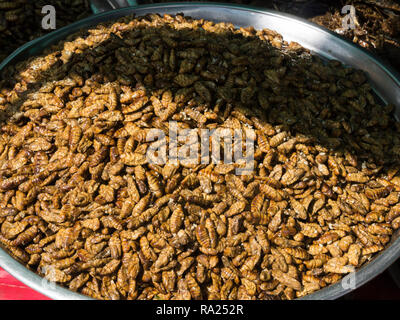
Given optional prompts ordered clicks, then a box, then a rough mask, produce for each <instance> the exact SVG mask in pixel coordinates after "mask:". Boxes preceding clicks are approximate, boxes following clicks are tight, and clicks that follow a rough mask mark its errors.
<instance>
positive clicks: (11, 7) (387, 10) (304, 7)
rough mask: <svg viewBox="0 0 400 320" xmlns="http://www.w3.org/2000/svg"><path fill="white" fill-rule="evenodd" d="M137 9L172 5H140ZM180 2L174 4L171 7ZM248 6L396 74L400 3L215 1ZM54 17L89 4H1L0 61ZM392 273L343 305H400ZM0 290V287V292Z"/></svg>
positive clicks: (80, 13) (64, 20)
mask: <svg viewBox="0 0 400 320" xmlns="http://www.w3.org/2000/svg"><path fill="white" fill-rule="evenodd" d="M138 2H139V4H151V3H159V2H172V1H162V0H161V1H152V0H141V1H138ZM174 2H179V1H174ZM215 2H225V3H229V2H230V3H234V4H242V5H251V6H257V7H263V8H268V9H274V10H277V11H282V12H286V13H291V14H294V15H297V16H300V17H302V18H306V19H308V20H310V21H313V22H315V23H318V24H319V25H322V26H324V27H326V28H328V29H330V30H332V31H334V32H336V33H338V34H340V35H342V36H343V37H345V38H347V39H348V40H350V41H352V42H354V43H356V44H358V45H360V46H362V47H364V48H365V49H367V50H370V51H371V52H373V53H374V54H376V55H377V56H379V57H380V58H381V59H383V60H384V61H385V62H386V63H387V64H390V65H391V66H392V67H394V68H395V69H397V71H398V72H399V73H400V2H398V1H395V0H380V1H379V0H358V1H356V0H337V1H328V0H321V1H315V0H287V1H284V0H267V1H261V0H232V1H229V0H225V1H215ZM47 4H50V5H53V6H55V8H56V12H57V28H60V27H63V26H65V25H68V24H70V23H72V22H74V21H77V20H80V19H82V18H84V17H87V16H89V15H91V14H92V13H91V11H90V4H89V0H37V1H34V0H14V1H11V0H0V61H1V60H3V59H4V58H5V57H7V56H8V55H9V54H10V53H12V52H13V51H14V50H15V49H17V48H18V47H19V46H21V45H22V44H24V43H26V42H27V41H30V40H32V39H34V38H37V37H39V36H41V35H43V34H45V33H48V32H49V31H46V30H43V29H42V28H41V20H42V18H43V14H42V13H41V9H42V7H43V6H44V5H47ZM344 5H353V6H354V7H355V20H354V23H355V29H354V30H347V31H344V30H342V19H343V17H344V14H342V13H341V10H342V8H343V6H344ZM396 266H397V269H395V268H394V267H393V268H392V272H391V273H390V272H389V271H385V272H384V273H383V274H381V275H379V276H378V277H376V278H375V279H374V280H372V281H370V282H369V283H367V284H366V285H364V286H362V287H361V288H359V289H357V290H355V291H353V292H352V293H350V294H348V295H346V296H345V297H343V298H342V299H344V300H353V299H396V300H400V283H399V280H397V283H396V281H395V280H394V277H393V274H395V277H396V275H397V279H400V271H399V270H400V260H398V261H397V263H396ZM3 289H4V288H3V287H1V283H0V291H1V290H3Z"/></svg>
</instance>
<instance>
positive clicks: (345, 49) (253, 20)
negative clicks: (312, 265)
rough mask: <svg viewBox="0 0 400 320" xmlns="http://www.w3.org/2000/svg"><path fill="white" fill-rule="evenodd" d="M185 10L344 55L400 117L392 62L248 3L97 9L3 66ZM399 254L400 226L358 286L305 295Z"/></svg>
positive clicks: (70, 295)
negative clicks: (119, 25)
mask: <svg viewBox="0 0 400 320" xmlns="http://www.w3.org/2000/svg"><path fill="white" fill-rule="evenodd" d="M180 12H182V13H184V14H185V15H189V16H192V17H193V18H204V19H207V20H212V21H215V22H222V21H225V22H231V23H233V24H234V25H235V26H237V27H248V26H254V27H255V28H256V29H263V28H269V29H272V30H276V31H277V32H279V33H280V34H282V36H283V37H284V39H285V40H287V41H296V42H298V43H300V44H301V45H303V46H304V47H306V48H308V49H310V50H312V51H313V52H315V53H316V54H318V55H321V56H323V57H325V58H328V59H336V60H340V61H342V62H343V63H345V64H347V65H349V66H351V67H354V68H357V69H361V70H363V71H365V72H366V74H367V75H368V77H369V80H370V82H371V84H372V86H373V87H374V89H375V91H376V92H377V94H378V95H379V96H380V97H381V98H382V100H383V101H384V102H386V103H392V104H393V105H395V107H396V112H395V114H396V117H397V118H400V117H399V116H400V80H399V79H400V77H399V75H398V74H397V73H396V72H395V71H394V70H392V69H391V68H390V67H387V66H385V65H384V63H382V62H381V60H380V59H378V58H376V57H374V56H373V55H371V54H370V53H368V52H367V51H366V50H364V49H362V48H360V47H358V46H355V45H354V44H352V43H351V42H349V41H347V40H345V39H343V38H341V37H339V36H338V35H336V34H335V33H333V32H331V31H329V30H327V29H325V28H322V27H320V26H318V25H316V24H314V23H310V22H308V21H307V20H304V19H299V18H297V17H295V16H292V15H289V14H282V13H278V12H276V11H272V10H264V9H258V8H254V7H248V6H238V5H229V4H216V3H193V2H192V3H168V4H155V5H144V6H137V7H128V8H122V9H118V10H112V11H108V12H104V13H100V14H96V15H94V16H91V17H89V18H86V19H84V20H81V21H78V22H75V23H73V24H71V25H69V26H67V27H64V28H62V29H59V30H56V31H54V32H52V33H50V34H48V35H45V36H43V37H41V38H38V39H36V40H33V41H31V42H29V43H27V44H25V45H24V46H22V47H21V48H19V49H17V50H16V51H15V52H14V53H13V54H11V55H10V56H9V57H7V58H6V59H5V60H4V61H3V62H2V63H1V64H0V70H2V69H3V68H4V67H5V66H6V65H7V64H9V63H12V62H15V61H18V60H20V59H23V58H25V57H27V56H31V55H35V54H39V53H40V52H41V51H42V50H43V49H45V48H47V47H48V46H49V45H51V44H54V43H56V42H57V41H60V40H62V39H64V38H65V37H66V36H67V35H69V34H71V33H73V32H76V31H78V30H80V29H82V28H87V27H89V26H93V25H96V24H98V23H101V22H105V21H109V20H114V19H117V18H120V17H123V16H126V15H129V14H133V13H135V14H136V15H144V14H148V13H159V14H176V13H180ZM399 257H400V238H399V231H398V232H397V233H396V236H395V237H394V239H393V241H392V243H391V244H390V246H389V247H388V248H386V249H385V250H384V251H383V252H381V253H380V254H379V255H377V256H376V257H375V258H374V259H373V260H372V261H370V262H369V263H368V264H366V265H365V266H363V267H362V268H360V269H359V270H358V271H357V272H356V273H355V287H353V288H351V289H350V288H349V289H344V288H343V287H342V284H341V282H338V283H336V284H334V285H331V286H329V287H326V288H324V289H322V290H319V291H317V292H315V293H313V294H310V295H307V296H305V297H303V298H301V299H302V300H316V299H336V298H338V297H341V296H343V295H344V294H346V293H348V292H350V291H351V290H353V289H354V288H358V287H359V286H361V285H363V284H364V283H366V282H368V281H369V280H371V279H372V278H374V277H375V276H377V275H378V274H379V273H381V272H383V271H384V270H385V269H386V268H388V267H389V266H390V265H391V264H392V263H393V262H394V261H395V260H396V259H397V258H399ZM0 266H1V267H3V268H4V269H5V270H6V271H8V272H9V273H11V274H12V275H13V276H15V277H16V278H17V279H19V280H20V281H22V282H24V283H25V284H27V285H28V286H30V287H31V288H33V289H35V290H37V291H39V292H41V293H43V294H45V295H47V296H48V297H50V298H53V299H89V298H88V297H86V296H83V295H81V294H78V293H75V292H72V291H70V290H67V289H65V288H62V287H60V286H58V285H55V286H54V287H52V286H49V285H48V284H46V282H45V281H44V280H43V279H42V278H41V277H39V276H38V275H36V274H35V273H33V272H32V271H30V270H28V269H27V268H25V267H24V266H23V265H22V264H20V263H19V262H17V261H16V260H14V259H13V258H12V257H11V256H10V255H8V253H6V252H5V251H4V250H3V249H1V248H0ZM43 284H45V285H43Z"/></svg>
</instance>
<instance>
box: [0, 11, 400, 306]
mask: <svg viewBox="0 0 400 320" xmlns="http://www.w3.org/2000/svg"><path fill="white" fill-rule="evenodd" d="M3 79H4V80H2V81H1V83H0V87H1V90H0V92H1V95H0V110H1V111H0V112H1V115H2V117H3V118H4V123H3V124H2V125H1V131H0V132H1V135H0V190H1V193H0V223H1V230H0V231H1V234H0V242H1V243H2V245H3V246H4V247H5V248H6V249H7V250H8V251H9V252H10V253H11V254H13V256H14V257H16V258H17V259H19V260H20V261H22V262H23V263H24V264H25V265H26V266H27V267H28V268H30V269H32V270H35V271H36V272H37V273H39V274H40V275H42V276H45V277H46V278H47V279H49V280H51V281H55V282H57V283H59V284H61V285H63V286H65V287H67V288H69V289H71V290H74V291H77V292H80V293H83V294H85V295H89V296H91V297H94V298H98V299H275V298H277V299H279V298H281V299H293V298H296V297H301V296H304V295H307V294H309V293H311V292H314V291H316V290H319V289H321V288H323V287H325V286H328V285H329V284H332V283H334V282H337V281H339V280H340V279H341V278H342V277H343V276H344V275H345V274H347V273H349V272H351V271H354V270H355V269H356V268H358V267H360V266H361V265H363V264H364V263H366V262H367V261H368V260H370V259H371V257H373V255H374V254H375V253H377V252H379V251H381V250H383V249H384V248H385V246H386V245H387V244H388V243H389V241H390V240H391V236H392V234H393V232H394V230H395V229H397V228H399V225H400V205H399V204H398V202H399V191H400V174H399V168H400V167H399V161H398V160H399V155H400V134H399V126H398V124H397V123H396V122H395V121H394V119H393V114H392V111H393V106H390V105H388V106H380V105H379V104H377V103H376V102H375V100H374V97H373V95H372V90H371V88H370V86H369V84H368V83H367V82H366V78H365V76H364V75H363V73H362V72H360V71H357V70H354V69H352V68H345V67H343V66H342V65H341V63H339V62H337V61H329V62H327V63H325V62H323V61H321V60H320V59H319V58H318V57H316V56H313V55H311V54H310V53H309V52H307V51H306V50H305V49H303V48H302V47H301V46H299V45H298V44H296V43H290V44H289V43H287V42H285V41H283V40H282V37H281V36H280V35H279V34H277V33H276V32H273V31H271V30H254V29H253V28H247V29H235V28H234V26H233V25H232V24H229V23H219V24H214V23H213V22H209V21H205V20H193V19H191V18H188V17H183V16H182V15H177V16H175V17H172V16H168V15H166V16H163V17H160V16H158V15H148V16H145V17H138V18H135V17H125V18H123V19H121V20H119V21H117V22H113V23H109V24H101V25H98V26H97V27H95V28H93V29H90V30H88V31H82V32H80V33H78V34H75V35H72V36H70V37H69V38H68V39H67V40H66V42H62V43H60V44H58V45H56V46H53V47H51V48H49V49H47V51H46V52H45V53H44V54H43V55H42V56H40V57H35V58H31V59H30V60H28V61H25V62H22V63H19V64H18V65H16V66H15V67H10V68H9V69H8V70H6V71H5V72H4V76H3ZM170 120H174V121H176V122H177V123H178V126H179V128H187V129H188V128H192V129H200V128H208V129H213V128H220V127H221V128H227V129H232V130H233V129H244V128H252V129H254V131H255V133H256V143H255V154H254V168H255V169H254V171H253V172H251V173H249V174H246V175H240V176H239V175H236V174H235V168H236V167H237V166H238V164H224V163H215V164H214V163H210V164H195V165H193V164H192V165H188V164H185V163H183V162H182V163H179V164H178V165H174V164H173V163H171V162H167V163H166V164H165V165H155V164H151V163H148V158H147V157H146V151H147V149H148V147H149V144H150V142H147V141H146V140H147V139H146V137H147V133H148V130H149V129H151V128H157V129H161V130H163V131H164V132H165V134H166V135H167V137H168V132H169V130H168V129H169V128H168V126H169V121H170ZM178 147H179V148H181V147H182V146H181V145H179V146H178ZM239 165H240V164H239Z"/></svg>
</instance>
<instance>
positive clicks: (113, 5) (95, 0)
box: [90, 0, 137, 13]
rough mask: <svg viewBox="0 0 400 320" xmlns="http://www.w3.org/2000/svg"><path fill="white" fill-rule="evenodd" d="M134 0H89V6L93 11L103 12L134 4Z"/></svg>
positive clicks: (135, 2)
mask: <svg viewBox="0 0 400 320" xmlns="http://www.w3.org/2000/svg"><path fill="white" fill-rule="evenodd" d="M136 5H137V1H136V0H91V1H90V7H91V8H92V11H93V12H94V13H99V12H105V11H109V10H115V9H120V8H125V7H129V6H136Z"/></svg>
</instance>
